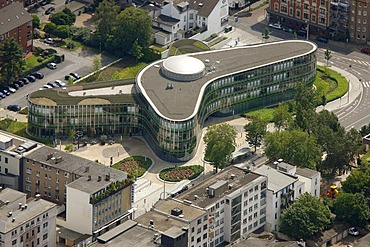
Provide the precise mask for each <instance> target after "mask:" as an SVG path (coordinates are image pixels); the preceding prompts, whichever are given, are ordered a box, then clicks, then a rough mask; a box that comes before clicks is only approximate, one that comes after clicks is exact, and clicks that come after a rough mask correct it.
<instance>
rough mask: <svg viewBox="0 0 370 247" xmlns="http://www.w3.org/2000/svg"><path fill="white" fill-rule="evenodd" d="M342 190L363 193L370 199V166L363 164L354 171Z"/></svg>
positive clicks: (343, 184) (343, 183) (344, 182)
mask: <svg viewBox="0 0 370 247" xmlns="http://www.w3.org/2000/svg"><path fill="white" fill-rule="evenodd" d="M342 189H343V191H345V192H347V193H353V194H355V193H362V194H364V196H365V197H366V198H370V165H368V164H362V165H361V166H360V167H359V168H358V169H354V170H352V172H351V173H350V174H349V176H348V177H347V179H346V180H345V181H343V182H342Z"/></svg>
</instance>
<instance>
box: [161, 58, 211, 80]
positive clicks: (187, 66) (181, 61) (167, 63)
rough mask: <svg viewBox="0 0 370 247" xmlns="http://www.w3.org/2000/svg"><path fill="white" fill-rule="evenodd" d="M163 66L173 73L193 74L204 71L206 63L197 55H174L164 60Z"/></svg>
mask: <svg viewBox="0 0 370 247" xmlns="http://www.w3.org/2000/svg"><path fill="white" fill-rule="evenodd" d="M162 67H163V68H164V69H165V70H167V71H169V72H172V73H176V74H183V75H193V74H198V73H201V72H202V71H204V69H205V65H204V63H203V62H202V61H201V60H199V59H198V58H195V57H189V56H173V57H169V58H167V59H166V60H164V62H163V64H162Z"/></svg>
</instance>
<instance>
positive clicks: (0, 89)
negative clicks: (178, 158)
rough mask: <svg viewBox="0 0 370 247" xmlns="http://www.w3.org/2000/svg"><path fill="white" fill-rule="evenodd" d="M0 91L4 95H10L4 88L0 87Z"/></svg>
mask: <svg viewBox="0 0 370 247" xmlns="http://www.w3.org/2000/svg"><path fill="white" fill-rule="evenodd" d="M0 92H1V93H3V94H5V95H6V96H9V95H10V92H9V91H8V90H6V89H5V88H0Z"/></svg>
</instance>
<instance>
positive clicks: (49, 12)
mask: <svg viewBox="0 0 370 247" xmlns="http://www.w3.org/2000/svg"><path fill="white" fill-rule="evenodd" d="M53 11H55V8H54V7H50V8H48V9H47V10H46V11H45V15H50V14H51V12H53Z"/></svg>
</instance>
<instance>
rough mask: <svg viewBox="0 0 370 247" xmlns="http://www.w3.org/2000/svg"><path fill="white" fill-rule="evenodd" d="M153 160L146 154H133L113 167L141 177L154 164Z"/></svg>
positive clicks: (132, 175)
mask: <svg viewBox="0 0 370 247" xmlns="http://www.w3.org/2000/svg"><path fill="white" fill-rule="evenodd" d="M152 163H153V162H152V160H151V159H150V158H148V157H144V156H131V157H128V158H125V159H123V160H121V161H119V162H117V163H116V164H114V165H113V166H112V167H113V168H115V169H118V170H121V171H124V172H126V173H127V174H128V176H129V177H135V178H138V177H141V176H143V175H144V173H145V172H146V171H147V170H148V169H149V167H150V166H151V165H152Z"/></svg>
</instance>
